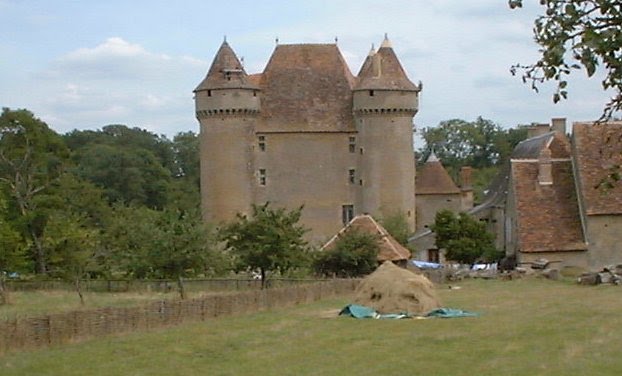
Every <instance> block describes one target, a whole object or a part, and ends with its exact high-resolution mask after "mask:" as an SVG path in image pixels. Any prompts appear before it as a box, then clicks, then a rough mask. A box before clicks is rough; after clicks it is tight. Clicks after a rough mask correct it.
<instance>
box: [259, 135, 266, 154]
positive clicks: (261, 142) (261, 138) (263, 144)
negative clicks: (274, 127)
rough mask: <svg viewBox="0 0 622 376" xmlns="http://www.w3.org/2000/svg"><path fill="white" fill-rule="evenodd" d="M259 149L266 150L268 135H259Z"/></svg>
mask: <svg viewBox="0 0 622 376" xmlns="http://www.w3.org/2000/svg"><path fill="white" fill-rule="evenodd" d="M257 138H258V140H259V150H261V151H266V136H258V137H257Z"/></svg>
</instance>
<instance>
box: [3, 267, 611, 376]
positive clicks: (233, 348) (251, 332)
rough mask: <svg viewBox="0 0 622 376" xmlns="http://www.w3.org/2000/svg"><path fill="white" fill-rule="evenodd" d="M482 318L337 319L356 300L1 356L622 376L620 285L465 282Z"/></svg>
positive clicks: (77, 364) (85, 364) (56, 363)
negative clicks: (341, 310) (336, 313)
mask: <svg viewBox="0 0 622 376" xmlns="http://www.w3.org/2000/svg"><path fill="white" fill-rule="evenodd" d="M459 285H460V286H461V289H459V290H450V289H440V290H439V294H440V296H441V299H442V301H443V303H444V305H445V306H448V307H453V308H461V309H467V310H472V311H476V312H479V313H480V314H481V316H480V317H477V318H460V319H427V320H400V321H389V320H386V321H384V320H355V319H350V318H336V317H334V314H335V312H336V310H338V309H339V308H341V307H343V306H344V305H345V304H347V303H348V300H347V299H340V300H330V301H322V302H319V303H315V304H311V305H306V306H299V307H295V308H291V309H284V310H278V311H272V312H263V313H258V314H251V315H246V316H241V317H231V318H220V319H215V320H212V321H206V322H202V323H197V324H190V325H184V326H180V327H176V328H169V329H164V330H159V331H156V332H150V333H135V334H130V335H126V336H122V337H108V338H101V339H97V340H92V341H88V342H84V343H80V344H74V345H67V346H63V347H58V348H52V349H44V350H38V351H33V352H27V353H21V354H14V355H9V356H5V357H1V358H0V374H1V375H210V376H211V375H352V374H355V375H398V374H404V375H419V374H421V375H609V374H612V375H613V374H618V373H619V372H620V370H622V357H621V356H620V349H621V348H622V315H621V314H620V312H622V299H620V294H621V293H622V288H621V287H617V286H605V285H603V286H596V287H583V286H576V285H574V284H571V283H565V282H553V281H548V280H540V279H529V280H526V279H525V280H518V281H505V282H503V281H483V280H471V281H465V282H461V283H460V284H459Z"/></svg>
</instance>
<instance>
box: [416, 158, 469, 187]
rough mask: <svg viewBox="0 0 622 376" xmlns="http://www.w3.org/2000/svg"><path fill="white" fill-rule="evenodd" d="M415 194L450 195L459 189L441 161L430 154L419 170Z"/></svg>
mask: <svg viewBox="0 0 622 376" xmlns="http://www.w3.org/2000/svg"><path fill="white" fill-rule="evenodd" d="M415 192H416V194H452V193H460V189H459V188H458V187H457V186H456V184H455V183H454V181H453V180H452V179H451V177H450V176H449V174H448V173H447V170H445V167H443V164H442V163H441V161H440V160H439V159H438V158H437V157H436V154H434V152H432V154H430V157H428V160H427V161H426V162H425V164H424V165H423V166H422V167H421V168H420V169H419V171H418V174H417V178H416V180H415Z"/></svg>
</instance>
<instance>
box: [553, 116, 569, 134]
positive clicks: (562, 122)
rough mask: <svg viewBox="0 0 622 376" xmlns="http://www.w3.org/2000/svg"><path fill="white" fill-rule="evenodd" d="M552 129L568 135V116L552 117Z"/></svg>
mask: <svg viewBox="0 0 622 376" xmlns="http://www.w3.org/2000/svg"><path fill="white" fill-rule="evenodd" d="M551 130H552V131H555V132H559V134H562V135H564V136H565V135H566V118H552V119H551Z"/></svg>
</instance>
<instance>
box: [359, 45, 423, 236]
mask: <svg viewBox="0 0 622 376" xmlns="http://www.w3.org/2000/svg"><path fill="white" fill-rule="evenodd" d="M420 90H421V86H420V85H419V86H417V85H414V84H413V83H412V82H411V81H410V80H409V79H408V77H407V76H406V73H405V72H404V69H403V68H402V65H401V64H400V62H399V60H398V58H397V56H396V55H395V52H394V51H393V48H392V46H391V43H390V42H389V40H388V38H387V37H386V35H385V39H384V41H383V42H382V44H381V46H380V48H379V49H378V51H374V49H373V48H372V51H370V53H369V55H368V56H367V59H366V60H365V62H364V63H363V66H362V67H361V70H360V72H359V74H358V81H357V83H356V85H355V86H354V88H353V113H354V122H355V127H356V130H357V133H358V134H357V143H358V144H359V150H358V170H359V171H360V180H359V182H358V183H359V185H360V190H359V192H358V197H357V198H356V203H357V206H358V207H359V208H360V212H362V213H374V214H375V215H379V216H380V217H386V216H391V215H394V214H396V213H400V212H401V213H402V214H404V215H405V216H406V219H407V220H408V224H409V227H410V229H411V231H414V229H415V195H414V192H415V158H414V151H413V141H412V140H413V137H412V134H413V117H414V116H415V114H416V113H417V110H418V108H419V104H418V95H419V91H420Z"/></svg>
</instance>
